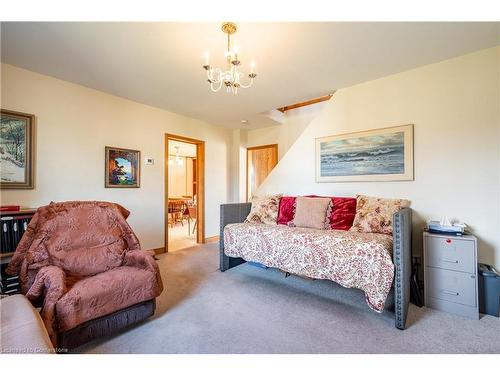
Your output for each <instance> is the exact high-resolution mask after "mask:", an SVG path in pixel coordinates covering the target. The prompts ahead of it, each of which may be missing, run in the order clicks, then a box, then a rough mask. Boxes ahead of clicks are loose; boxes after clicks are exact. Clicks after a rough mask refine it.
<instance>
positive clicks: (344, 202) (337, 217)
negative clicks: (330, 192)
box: [330, 197, 356, 230]
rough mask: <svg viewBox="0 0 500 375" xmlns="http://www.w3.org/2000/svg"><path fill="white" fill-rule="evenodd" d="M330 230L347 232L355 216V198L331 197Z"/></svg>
mask: <svg viewBox="0 0 500 375" xmlns="http://www.w3.org/2000/svg"><path fill="white" fill-rule="evenodd" d="M332 199H333V209H332V216H331V218H330V222H331V224H332V229H339V230H349V228H351V226H352V223H353V221H354V217H355V216H356V198H344V197H338V198H337V197H333V198H332Z"/></svg>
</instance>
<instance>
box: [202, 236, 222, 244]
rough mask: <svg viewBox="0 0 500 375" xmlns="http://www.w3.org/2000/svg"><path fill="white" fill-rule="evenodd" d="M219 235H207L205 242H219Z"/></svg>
mask: <svg viewBox="0 0 500 375" xmlns="http://www.w3.org/2000/svg"><path fill="white" fill-rule="evenodd" d="M218 241H219V236H213V237H207V238H205V243H210V242H218Z"/></svg>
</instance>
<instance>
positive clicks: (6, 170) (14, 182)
mask: <svg viewBox="0 0 500 375" xmlns="http://www.w3.org/2000/svg"><path fill="white" fill-rule="evenodd" d="M34 187H35V115H31V114H27V113H20V112H14V111H8V110H5V109H2V110H0V188H1V189H33V188H34Z"/></svg>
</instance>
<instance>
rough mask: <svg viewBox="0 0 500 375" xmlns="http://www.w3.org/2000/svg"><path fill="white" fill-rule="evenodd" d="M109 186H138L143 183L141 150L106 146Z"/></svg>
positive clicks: (107, 183)
mask: <svg viewBox="0 0 500 375" xmlns="http://www.w3.org/2000/svg"><path fill="white" fill-rule="evenodd" d="M105 170H106V172H105V183H104V186H105V187H107V188H138V187H140V184H141V181H140V179H141V152H140V151H137V150H128V149H126V148H117V147H108V146H106V165H105Z"/></svg>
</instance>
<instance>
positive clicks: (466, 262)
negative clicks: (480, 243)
mask: <svg viewBox="0 0 500 375" xmlns="http://www.w3.org/2000/svg"><path fill="white" fill-rule="evenodd" d="M425 241H426V244H425V257H426V259H427V265H428V266H431V267H439V268H444V269H447V270H454V271H462V272H469V273H475V272H476V267H477V266H476V261H475V259H474V258H475V256H474V241H467V240H463V239H461V238H460V237H457V238H453V237H434V236H433V237H430V236H427V237H425Z"/></svg>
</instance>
